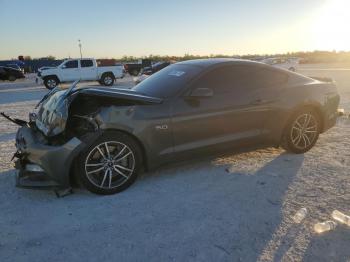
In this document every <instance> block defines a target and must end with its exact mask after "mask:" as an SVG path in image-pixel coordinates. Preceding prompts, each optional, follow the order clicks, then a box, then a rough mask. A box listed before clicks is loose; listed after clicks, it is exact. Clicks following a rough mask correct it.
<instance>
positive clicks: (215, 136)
mask: <svg viewBox="0 0 350 262" xmlns="http://www.w3.org/2000/svg"><path fill="white" fill-rule="evenodd" d="M338 104H339V95H338V93H337V91H336V87H335V84H334V83H333V82H321V81H318V80H315V79H312V78H309V77H304V76H301V75H299V74H295V73H292V72H289V71H287V70H282V69H279V68H274V67H271V66H268V65H265V64H262V63H256V62H251V61H244V60H231V59H204V60H192V61H186V62H181V63H177V64H174V65H171V66H168V67H166V68H164V69H163V70H161V71H159V72H158V73H156V74H154V75H152V76H150V77H149V78H148V79H146V80H145V81H143V82H141V83H140V84H138V85H136V86H135V87H133V89H131V90H125V89H118V88H91V87H90V88H79V89H74V87H72V88H71V89H69V90H61V91H59V90H54V91H53V92H52V93H51V94H50V95H49V96H48V97H47V98H46V99H44V101H43V102H42V104H41V106H40V107H39V110H38V113H37V118H35V119H34V120H32V122H30V123H29V124H25V125H23V127H21V128H20V129H19V130H18V133H17V136H16V141H17V144H16V146H17V152H19V153H17V154H16V156H17V157H18V160H17V162H16V163H17V164H16V165H17V167H18V168H20V170H21V172H22V173H20V176H21V177H24V176H26V175H27V176H28V175H29V174H30V172H29V171H28V172H26V170H27V165H29V166H30V168H31V172H32V171H33V165H36V169H37V170H38V169H42V170H41V172H44V173H45V174H47V176H48V177H49V178H51V179H53V180H55V181H56V182H58V183H60V184H61V185H63V186H66V187H68V186H69V185H70V181H71V177H70V174H71V173H72V172H71V171H72V170H74V174H75V176H76V178H77V179H78V181H80V182H81V183H82V185H84V186H85V187H86V188H87V189H88V190H90V191H92V192H95V193H98V194H113V193H117V192H120V191H122V190H124V189H126V188H127V187H128V186H130V185H131V184H132V183H133V182H134V181H135V179H136V177H137V174H138V172H139V171H140V170H142V169H146V170H149V169H152V168H155V167H157V166H159V165H161V164H164V163H168V162H171V161H172V162H174V161H177V160H183V159H188V158H193V157H194V156H200V155H205V154H208V153H214V152H223V151H226V150H232V149H234V148H237V147H239V148H242V147H245V146H248V145H254V146H256V145H263V146H280V145H281V146H283V147H284V148H285V149H286V150H288V151H290V152H293V153H304V152H306V151H308V150H310V149H311V148H312V147H313V146H314V145H315V143H316V141H317V139H318V136H319V134H320V133H323V132H325V131H326V130H328V129H329V128H331V127H332V126H333V125H334V124H335V122H336V118H337V109H338ZM28 126H30V127H28ZM38 148H40V150H38Z"/></svg>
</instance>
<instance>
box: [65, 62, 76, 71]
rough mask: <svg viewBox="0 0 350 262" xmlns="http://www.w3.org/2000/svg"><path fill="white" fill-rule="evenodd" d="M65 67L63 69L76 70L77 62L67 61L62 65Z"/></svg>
mask: <svg viewBox="0 0 350 262" xmlns="http://www.w3.org/2000/svg"><path fill="white" fill-rule="evenodd" d="M64 65H65V67H64V68H65V69H68V68H78V60H72V61H68V62H67V63H65V64H64Z"/></svg>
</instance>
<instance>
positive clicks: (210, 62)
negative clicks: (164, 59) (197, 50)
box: [177, 58, 265, 68]
mask: <svg viewBox="0 0 350 262" xmlns="http://www.w3.org/2000/svg"><path fill="white" fill-rule="evenodd" d="M177 64H180V65H194V66H199V67H202V68H208V67H215V66H218V65H221V64H239V65H243V64H247V65H248V64H256V65H262V66H263V65H265V64H263V63H260V62H256V61H251V60H245V59H235V58H208V59H195V60H187V61H183V62H179V63H177Z"/></svg>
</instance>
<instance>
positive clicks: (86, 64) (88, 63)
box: [80, 60, 94, 67]
mask: <svg viewBox="0 0 350 262" xmlns="http://www.w3.org/2000/svg"><path fill="white" fill-rule="evenodd" d="M80 65H81V67H92V66H93V65H94V64H93V62H92V60H80Z"/></svg>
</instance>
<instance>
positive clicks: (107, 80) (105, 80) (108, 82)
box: [100, 73, 115, 86]
mask: <svg viewBox="0 0 350 262" xmlns="http://www.w3.org/2000/svg"><path fill="white" fill-rule="evenodd" d="M114 80H115V78H114V75H113V74H111V73H107V74H103V75H102V77H101V80H100V83H102V85H104V86H112V85H113V83H114Z"/></svg>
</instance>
